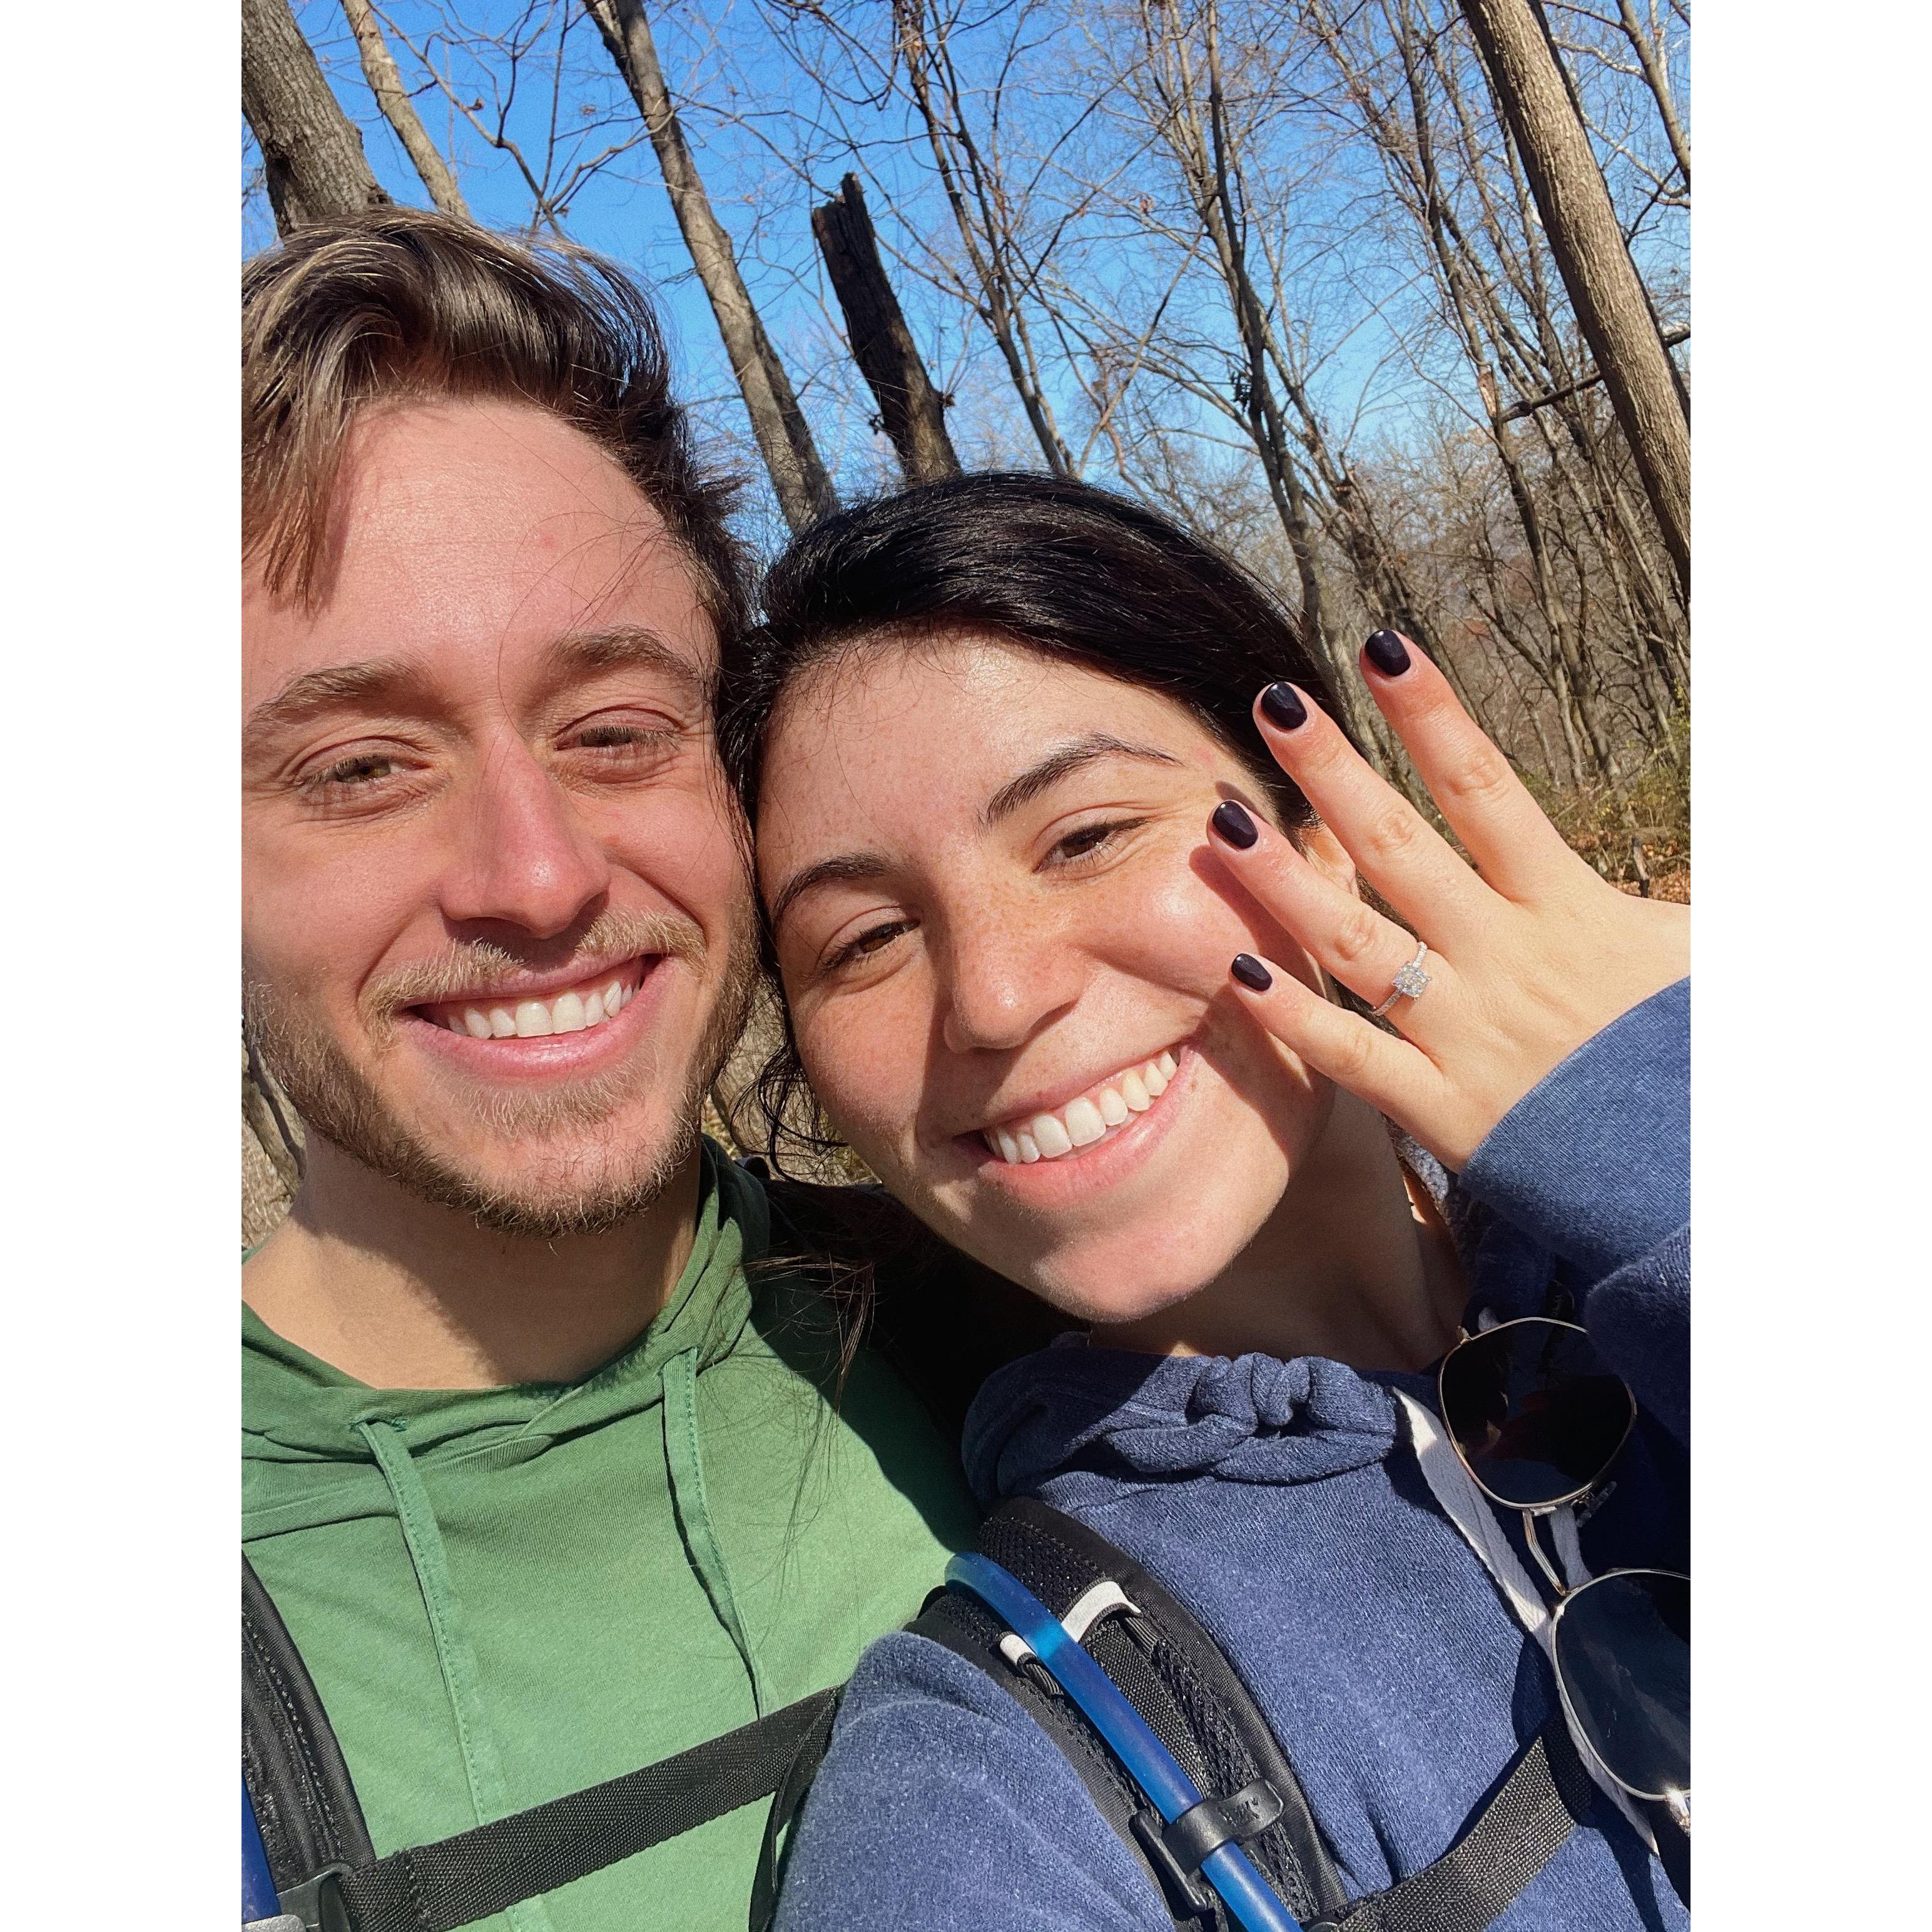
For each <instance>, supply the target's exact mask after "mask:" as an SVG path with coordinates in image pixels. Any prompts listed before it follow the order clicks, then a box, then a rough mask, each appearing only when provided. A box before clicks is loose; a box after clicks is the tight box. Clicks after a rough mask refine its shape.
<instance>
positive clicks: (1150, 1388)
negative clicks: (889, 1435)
mask: <svg viewBox="0 0 1932 1932" xmlns="http://www.w3.org/2000/svg"><path fill="white" fill-rule="evenodd" d="M1428 1382H1429V1379H1428V1378H1427V1376H1384V1377H1376V1378H1375V1379H1370V1378H1368V1377H1366V1376H1361V1375H1358V1374H1357V1373H1356V1372H1355V1370H1352V1369H1349V1368H1345V1367H1343V1365H1342V1364H1340V1363H1339V1362H1331V1361H1325V1360H1323V1359H1322V1358H1319V1357H1317V1356H1298V1357H1297V1358H1295V1360H1293V1361H1277V1360H1276V1358H1274V1357H1273V1356H1271V1355H1242V1356H1240V1357H1238V1358H1235V1360H1233V1361H1230V1360H1229V1359H1228V1358H1226V1357H1224V1356H1217V1355H1135V1354H1131V1353H1129V1352H1127V1351H1125V1350H1123V1349H1096V1348H1092V1347H1090V1346H1088V1345H1087V1344H1086V1343H1085V1340H1084V1339H1083V1338H1082V1337H1078V1336H1067V1337H1064V1338H1063V1339H1062V1340H1061V1341H1059V1342H1058V1343H1055V1346H1053V1347H1052V1348H1051V1349H1043V1350H1042V1351H1041V1352H1040V1353H1039V1354H1037V1355H1030V1356H1028V1357H1027V1358H1025V1360H1024V1361H1019V1362H1016V1363H1014V1364H1012V1365H1011V1366H1010V1367H1007V1368H1005V1369H1003V1370H1001V1371H1000V1373H998V1374H997V1375H995V1376H993V1377H992V1379H991V1380H989V1382H988V1383H987V1384H986V1387H985V1388H983V1390H982V1391H980V1396H979V1398H978V1400H977V1401H976V1402H975V1403H974V1405H973V1408H972V1411H971V1414H970V1415H968V1418H967V1421H966V1443H965V1460H966V1473H967V1476H968V1480H969V1481H971V1484H972V1485H973V1488H974V1493H975V1494H976V1495H977V1496H978V1498H979V1499H980V1503H981V1504H982V1505H983V1506H986V1507H989V1508H990V1507H991V1506H992V1505H993V1504H994V1503H995V1502H998V1501H1000V1500H1001V1499H1004V1498H1005V1497H1008V1496H1020V1495H1028V1494H1037V1493H1040V1490H1041V1488H1042V1486H1043V1484H1045V1482H1046V1479H1047V1478H1049V1477H1052V1478H1055V1479H1056V1496H1068V1497H1070V1496H1071V1494H1072V1492H1071V1491H1070V1490H1065V1489H1063V1488H1061V1487H1059V1485H1060V1484H1061V1482H1062V1481H1072V1482H1073V1484H1074V1487H1076V1488H1077V1487H1080V1485H1079V1480H1078V1479H1079V1478H1081V1477H1082V1476H1085V1477H1087V1478H1091V1479H1094V1480H1096V1481H1098V1482H1100V1483H1103V1484H1106V1485H1107V1486H1109V1487H1111V1486H1112V1485H1115V1484H1119V1483H1121V1482H1123V1481H1125V1482H1130V1483H1134V1484H1141V1485H1153V1484H1160V1483H1167V1482H1185V1481H1190V1480H1192V1479H1193V1478H1198V1477H1205V1476H1212V1477H1216V1478H1220V1480H1222V1481H1226V1482H1235V1483H1271V1484H1278V1483H1304V1482H1312V1481H1316V1480H1317V1479H1318V1478H1322V1477H1324V1476H1334V1475H1341V1474H1342V1473H1343V1472H1345V1471H1346V1470H1349V1469H1361V1468H1362V1467H1364V1466H1365V1465H1367V1464H1368V1463H1378V1462H1380V1461H1382V1460H1383V1459H1384V1458H1385V1457H1386V1456H1387V1455H1388V1453H1389V1451H1390V1450H1391V1448H1394V1445H1395V1442H1396V1440H1397V1413H1396V1404H1395V1400H1394V1395H1393V1394H1392V1393H1391V1390H1392V1389H1393V1388H1395V1387H1402V1388H1413V1389H1414V1390H1415V1391H1416V1392H1418V1393H1420V1392H1421V1391H1424V1390H1425V1389H1426V1388H1427V1385H1428Z"/></svg>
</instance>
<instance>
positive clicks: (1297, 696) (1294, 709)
mask: <svg viewBox="0 0 1932 1932" xmlns="http://www.w3.org/2000/svg"><path fill="white" fill-rule="evenodd" d="M1262 715H1263V716H1264V717H1265V718H1267V720H1268V722H1269V723H1270V724H1272V725H1273V726H1274V727H1275V729H1276V730H1277V731H1292V730H1295V728H1296V727H1297V726H1298V725H1302V724H1307V722H1308V706H1307V705H1305V704H1304V703H1302V701H1301V692H1300V691H1297V690H1296V689H1295V686H1294V685H1292V684H1271V685H1269V686H1268V688H1267V690H1265V691H1263V692H1262Z"/></svg>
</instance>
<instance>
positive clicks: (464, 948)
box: [360, 910, 708, 1025]
mask: <svg viewBox="0 0 1932 1932" xmlns="http://www.w3.org/2000/svg"><path fill="white" fill-rule="evenodd" d="M707 950H708V949H707V947H706V944H705V938H704V934H703V929H701V928H700V926H698V924H697V922H696V921H695V920H694V919H685V918H682V917H680V916H677V915H676V914H674V913H637V912H627V911H618V910H609V911H605V912H602V913H598V916H596V918H595V919H592V921H591V922H590V923H589V925H588V926H586V927H585V928H584V929H583V932H581V933H580V934H579V935H577V937H576V938H574V939H572V940H570V941H532V943H531V944H530V945H529V946H528V947H509V946H505V945H502V944H499V943H498V942H497V941H494V940H488V939H477V940H464V941H460V942H459V943H458V944H456V945H455V946H453V947H452V948H451V949H450V950H449V952H447V953H444V954H443V955H442V956H440V958H438V959H423V960H418V961H416V962H413V964H411V965H407V966H399V967H398V968H396V969H395V971H394V972H392V973H386V974H383V975H382V976H381V977H380V978H377V979H374V980H371V981H370V983H369V984H368V986H366V987H365V989H363V992H362V999H361V1001H360V1004H361V1006H362V1010H363V1012H364V1013H365V1016H367V1018H368V1020H369V1022H371V1025H381V1024H383V1023H384V1022H387V1021H389V1020H390V1019H393V1018H394V1017H395V1015H397V1014H398V1013H401V1012H402V1011H403V1010H404V1008H406V1007H420V1006H429V1005H433V1004H435V1003H437V1001H443V1000H459V999H465V998H472V999H478V1000H483V999H489V998H493V997H496V996H497V995H507V994H508V993H510V992H514V990H515V988H514V981H515V980H517V978H518V977H520V976H523V975H526V974H531V973H545V974H550V973H556V972H557V971H561V970H563V969H565V968H569V969H580V971H575V972H574V977H580V978H583V979H586V980H588V979H592V978H594V977H595V976H596V975H597V974H599V973H601V972H602V971H604V969H605V968H607V967H612V966H618V965H622V964H623V963H624V962H625V961H626V960H628V959H636V958H637V956H639V955H640V953H661V954H664V955H665V956H668V957H669V958H671V959H680V960H682V961H684V962H685V963H686V964H687V965H697V964H699V963H700V962H702V961H703V958H704V956H705V954H706V951H707Z"/></svg>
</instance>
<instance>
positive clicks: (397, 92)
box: [342, 0, 469, 220]
mask: <svg viewBox="0 0 1932 1932" xmlns="http://www.w3.org/2000/svg"><path fill="white" fill-rule="evenodd" d="M342 10H343V13H344V15H345V16H346V17H347V20H348V22H349V30H350V32H351V33H353V34H354V35H355V36H356V47H357V49H358V50H359V52H361V54H362V77H363V78H364V80H366V81H368V83H369V92H371V94H373V95H374V96H375V97H376V105H377V107H380V109H381V110H383V119H384V120H386V121H388V122H389V125H390V126H391V127H393V128H394V129H395V130H396V139H398V140H399V141H400V142H402V144H403V149H404V152H405V153H406V154H407V155H408V156H409V157H410V160H412V161H413V162H414V163H416V172H417V173H418V174H419V175H422V184H423V186H424V187H426V188H428V190H429V198H430V199H431V201H433V202H435V203H436V205H437V207H438V208H441V209H442V210H443V213H444V214H456V215H460V216H461V217H463V219H464V220H468V219H469V208H468V206H467V205H466V203H465V202H464V201H463V190H461V189H460V188H459V187H458V186H457V185H456V177H455V175H453V174H452V173H451V172H450V171H449V163H448V162H447V161H446V160H444V159H443V156H442V154H440V152H439V151H438V150H437V145H436V143H435V142H434V141H432V140H431V139H430V137H429V132H428V129H427V128H425V127H424V126H423V124H422V118H421V117H420V116H419V115H418V114H417V113H416V104H415V103H414V102H413V101H411V100H410V96H409V90H408V89H407V88H405V87H404V85H403V77H402V75H401V74H400V73H399V72H398V71H397V68H396V58H395V55H393V54H392V53H391V52H390V51H389V42H388V41H387V40H384V39H383V28H382V25H381V23H380V22H379V21H378V20H377V18H376V9H375V7H374V5H371V0H342Z"/></svg>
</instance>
